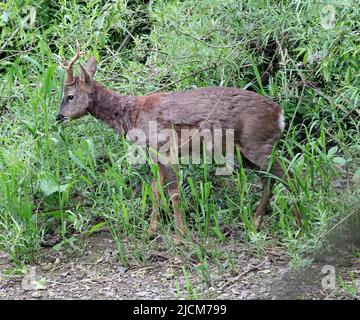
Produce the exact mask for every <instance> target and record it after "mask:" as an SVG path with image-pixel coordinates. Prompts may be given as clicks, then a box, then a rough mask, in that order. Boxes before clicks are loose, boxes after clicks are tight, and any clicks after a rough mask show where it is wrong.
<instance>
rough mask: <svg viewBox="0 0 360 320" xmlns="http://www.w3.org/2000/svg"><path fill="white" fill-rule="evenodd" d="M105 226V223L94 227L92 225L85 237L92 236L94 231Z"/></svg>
mask: <svg viewBox="0 0 360 320" xmlns="http://www.w3.org/2000/svg"><path fill="white" fill-rule="evenodd" d="M105 224H106V222H100V223H98V224H96V225H94V226H93V227H92V228H91V229H90V230H89V231H88V232H87V233H86V235H87V236H90V235H92V234H93V233H94V232H95V231H97V230H99V229H100V228H102V227H103V226H104V225H105Z"/></svg>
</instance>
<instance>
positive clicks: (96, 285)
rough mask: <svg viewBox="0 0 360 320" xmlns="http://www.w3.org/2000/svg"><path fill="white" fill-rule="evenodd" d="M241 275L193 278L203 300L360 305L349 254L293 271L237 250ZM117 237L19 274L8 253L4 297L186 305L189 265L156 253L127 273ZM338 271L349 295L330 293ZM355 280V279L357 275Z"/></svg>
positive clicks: (1, 265)
mask: <svg viewBox="0 0 360 320" xmlns="http://www.w3.org/2000/svg"><path fill="white" fill-rule="evenodd" d="M237 256H238V260H237V264H238V265H237V268H238V272H237V273H236V274H231V273H230V272H228V271H225V272H224V273H222V274H219V273H218V272H217V271H216V270H217V269H216V267H215V266H212V265H210V269H211V271H212V272H211V285H209V286H205V285H204V282H203V281H202V280H201V279H200V278H199V275H198V274H197V273H195V272H194V273H189V274H188V281H190V283H191V286H192V288H193V290H195V292H196V296H197V297H198V298H200V299H202V298H207V299H239V300H242V299H354V298H356V290H355V294H350V293H349V292H351V290H352V292H354V288H353V286H351V284H354V281H355V282H356V281H357V279H358V277H359V275H360V263H359V258H355V257H354V255H347V256H346V255H345V256H342V257H341V261H340V262H339V261H335V260H336V259H335V260H334V259H333V260H331V259H329V258H326V257H325V258H324V257H322V258H320V259H319V261H316V262H314V263H312V265H311V266H309V267H308V268H307V269H306V270H303V271H298V272H293V271H291V269H290V268H289V257H288V256H287V255H286V253H285V252H284V250H283V249H281V248H278V247H274V248H267V249H266V250H265V254H264V255H263V256H262V257H261V258H259V257H258V256H256V255H254V254H251V253H249V251H248V250H245V249H244V248H239V249H238V252H237ZM117 257H118V251H117V250H116V246H115V244H114V241H113V240H112V239H111V236H110V235H109V234H107V233H104V232H100V233H98V234H94V235H93V236H91V237H90V239H89V240H88V242H87V244H86V246H85V249H84V251H83V253H82V254H79V253H77V254H73V253H72V254H66V253H65V252H62V251H56V250H53V249H52V248H44V255H43V257H42V259H41V260H40V262H39V263H38V264H36V265H28V266H25V267H24V270H23V272H22V273H21V274H14V272H9V271H11V270H14V266H13V265H12V264H11V263H10V261H9V257H8V256H7V255H6V254H4V253H0V299H185V298H187V294H188V292H189V290H186V283H187V279H185V277H184V273H183V271H182V268H183V266H184V265H185V266H186V265H188V264H189V261H183V260H182V258H181V256H180V255H179V256H175V257H174V256H171V255H170V254H169V253H167V252H166V251H157V252H149V254H148V259H147V263H146V266H145V267H144V266H141V265H137V264H134V265H133V266H132V267H130V268H126V267H124V266H123V265H121V263H120V262H119V259H117ZM329 264H331V265H333V266H336V273H337V275H338V276H339V275H341V277H342V278H343V279H344V283H345V285H343V286H346V285H348V289H347V290H344V288H342V289H341V288H340V289H339V286H338V289H337V290H330V289H329V290H322V286H321V283H322V281H323V279H324V276H325V275H326V274H324V273H322V268H323V267H324V266H325V265H329ZM349 274H350V275H349ZM359 289H360V288H359Z"/></svg>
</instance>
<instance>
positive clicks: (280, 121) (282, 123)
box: [279, 109, 285, 132]
mask: <svg viewBox="0 0 360 320" xmlns="http://www.w3.org/2000/svg"><path fill="white" fill-rule="evenodd" d="M279 128H280V130H281V132H283V131H284V128H285V117H284V110H282V109H281V114H280V116H279Z"/></svg>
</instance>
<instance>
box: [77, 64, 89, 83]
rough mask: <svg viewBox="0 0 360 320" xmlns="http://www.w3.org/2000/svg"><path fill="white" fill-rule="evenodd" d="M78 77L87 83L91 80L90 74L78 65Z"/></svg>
mask: <svg viewBox="0 0 360 320" xmlns="http://www.w3.org/2000/svg"><path fill="white" fill-rule="evenodd" d="M79 79H80V81H81V82H82V83H85V84H89V83H90V82H91V77H90V75H89V74H88V73H87V72H86V70H85V69H84V68H83V67H82V66H81V65H79Z"/></svg>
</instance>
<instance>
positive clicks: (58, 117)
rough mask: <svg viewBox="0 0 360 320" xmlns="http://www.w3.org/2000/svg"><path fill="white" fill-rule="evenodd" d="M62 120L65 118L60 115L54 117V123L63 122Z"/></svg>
mask: <svg viewBox="0 0 360 320" xmlns="http://www.w3.org/2000/svg"><path fill="white" fill-rule="evenodd" d="M64 119H65V116H63V115H62V114H58V115H57V116H56V121H59V122H61V121H64Z"/></svg>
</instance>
